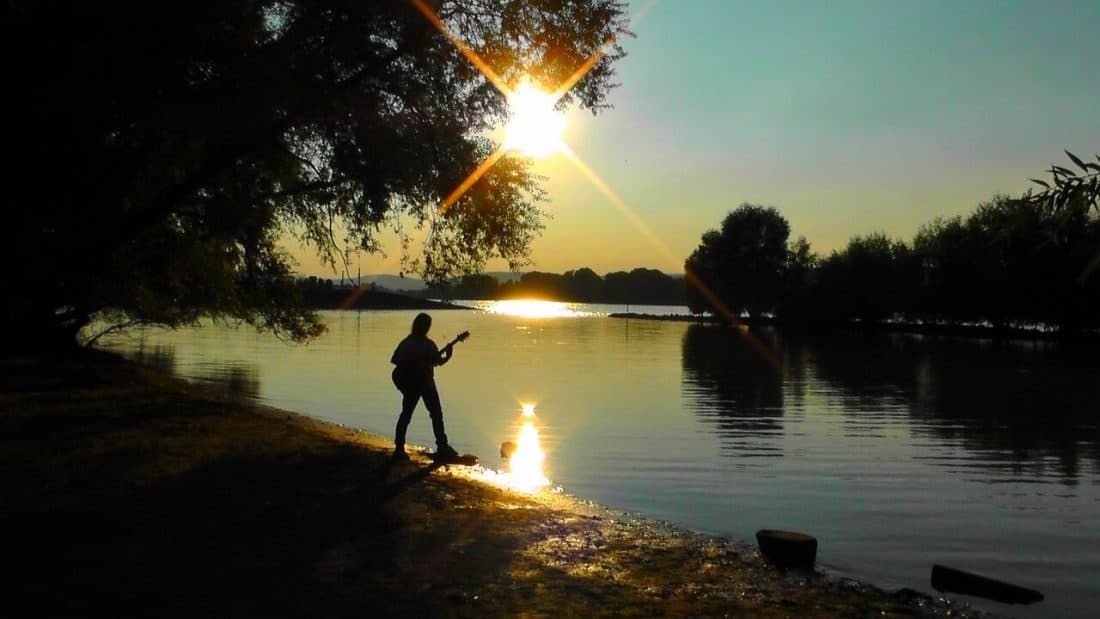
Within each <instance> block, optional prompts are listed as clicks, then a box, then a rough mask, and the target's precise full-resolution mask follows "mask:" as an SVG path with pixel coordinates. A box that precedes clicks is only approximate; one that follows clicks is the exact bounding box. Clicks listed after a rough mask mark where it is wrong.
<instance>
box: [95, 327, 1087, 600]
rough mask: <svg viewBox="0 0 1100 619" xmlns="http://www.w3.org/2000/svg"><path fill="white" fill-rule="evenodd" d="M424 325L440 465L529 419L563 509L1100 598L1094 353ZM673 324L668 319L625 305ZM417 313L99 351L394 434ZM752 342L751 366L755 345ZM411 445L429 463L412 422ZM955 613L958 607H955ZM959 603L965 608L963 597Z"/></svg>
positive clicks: (220, 332)
mask: <svg viewBox="0 0 1100 619" xmlns="http://www.w3.org/2000/svg"><path fill="white" fill-rule="evenodd" d="M570 309H571V310H572V314H573V315H571V316H568V317H544V318H530V317H522V316H512V315H502V314H494V313H490V312H484V311H440V312H435V313H434V314H433V317H434V319H435V322H434V325H433V328H432V332H431V336H432V337H433V338H434V339H435V340H436V341H437V342H438V343H440V344H442V343H443V342H445V341H449V340H450V339H452V338H453V337H454V336H455V335H457V334H458V333H459V332H461V331H464V330H469V331H470V332H471V334H472V336H471V338H470V339H469V340H468V341H466V342H465V343H462V344H459V345H458V346H457V347H456V353H455V357H454V360H453V361H452V362H451V363H450V364H448V365H447V366H445V367H443V368H440V369H439V370H437V373H436V377H437V383H438V384H439V387H440V391H441V394H442V398H443V406H444V411H445V417H446V421H447V431H448V434H449V435H450V436H451V438H452V442H453V443H454V444H456V446H457V447H458V448H459V449H460V450H462V451H466V452H471V453H476V454H480V455H481V456H482V460H483V462H485V463H487V464H490V465H494V464H496V463H497V462H498V458H497V453H498V450H499V445H500V443H501V442H502V441H504V440H513V441H514V440H516V434H517V432H518V430H519V428H520V421H521V405H522V404H524V403H533V404H535V405H536V423H537V425H538V431H539V434H540V437H541V441H542V447H543V449H544V450H545V451H546V453H547V461H546V474H547V476H548V477H549V478H550V479H552V480H553V481H554V483H555V484H558V485H560V486H562V487H563V488H564V489H565V490H566V491H567V492H570V493H572V494H575V495H578V496H581V497H584V498H589V499H592V500H595V501H597V502H600V503H602V504H604V505H607V506H610V507H614V508H618V509H625V510H629V511H637V512H641V513H644V514H646V515H648V516H651V517H655V518H659V519H662V520H667V521H671V522H675V523H678V524H681V525H684V526H686V527H688V528H691V529H694V530H696V531H700V532H705V533H711V534H717V535H723V536H730V537H734V538H738V539H744V540H751V539H752V537H753V534H754V533H755V531H756V530H757V529H761V528H784V529H794V530H801V531H805V532H808V533H811V534H813V535H815V536H816V537H817V538H818V540H819V544H820V546H819V553H818V559H819V565H820V567H822V568H824V569H826V570H827V571H830V572H832V573H835V574H839V575H845V576H853V577H857V578H861V579H863V580H866V581H869V582H872V583H874V584H877V585H880V586H883V587H886V588H897V587H903V586H905V587H912V588H915V589H919V590H923V591H930V585H929V573H930V569H931V566H932V564H933V563H943V564H945V565H949V566H953V567H958V568H960V569H966V570H971V571H975V572H979V573H983V574H987V575H989V576H992V577H997V578H1002V579H1004V580H1008V581H1010V582H1015V583H1017V584H1021V585H1024V586H1029V587H1033V588H1037V589H1039V590H1041V591H1042V592H1043V593H1044V594H1045V595H1046V598H1047V599H1046V601H1044V602H1042V603H1040V604H1037V605H1033V606H1028V607H1021V606H1004V605H999V604H996V603H992V602H983V601H979V600H968V601H971V602H972V603H974V604H975V605H976V606H978V607H980V608H985V609H989V610H994V611H997V612H1004V613H1008V614H1012V615H1017V616H1025V617H1031V616H1035V617H1059V616H1061V617H1064V616H1080V615H1083V614H1088V612H1090V611H1088V609H1090V608H1092V607H1093V598H1094V597H1095V596H1096V595H1097V594H1098V593H1100V431H1098V422H1097V411H1098V407H1097V402H1100V398H1098V396H1100V381H1097V377H1098V376H1100V361H1098V359H1100V355H1098V354H1097V351H1096V350H1095V348H1091V349H1086V347H1081V346H1079V347H1068V346H1065V345H1059V344H1055V343H1051V342H1032V341H1010V342H992V341H987V340H980V339H963V338H931V337H922V336H916V335H900V334H894V335H887V334H879V335H863V334H842V335H839V334H838V335H832V336H827V337H808V336H799V335H793V334H786V333H781V332H778V331H775V330H772V329H758V330H753V331H752V332H751V333H752V338H746V337H745V335H744V334H743V333H742V332H740V331H737V330H734V329H728V328H721V327H708V326H700V325H689V324H686V323H680V322H662V321H643V320H624V319H614V318H608V317H605V316H602V315H600V314H601V313H605V312H609V311H625V310H626V307H625V306H614V307H609V306H600V307H596V306H585V305H573V306H571V308H570ZM630 310H631V311H636V312H645V313H675V312H677V311H682V310H681V309H680V308H646V307H644V306H632V307H631V308H630ZM414 315H415V312H407V311H375V312H344V313H339V312H332V313H325V314H324V317H325V319H326V321H327V322H328V324H329V332H328V333H327V334H326V335H324V336H323V337H322V338H320V339H319V340H317V341H316V342H314V343H312V344H311V345H309V346H305V347H301V346H291V345H287V344H284V343H282V342H280V341H279V340H277V339H275V338H273V337H271V336H267V335H258V334H256V333H255V332H253V331H252V330H250V329H247V328H242V329H233V328H230V327H225V326H207V327H204V328H201V329H188V330H181V331H177V332H163V331H154V330H150V331H147V332H145V333H143V334H141V336H140V337H138V338H137V339H127V338H121V337H120V338H115V339H113V340H111V341H110V342H108V343H107V344H106V345H107V346H109V347H112V348H116V349H120V350H123V351H127V352H128V353H129V354H131V355H134V356H141V357H142V358H144V359H145V360H146V361H147V362H150V363H155V364H159V365H161V366H162V367H165V368H166V369H171V370H174V371H175V372H177V373H179V374H181V375H183V376H186V377H190V378H192V379H195V380H202V381H213V382H217V383H219V384H228V387H227V388H228V389H229V390H230V391H231V392H232V393H235V394H238V395H240V396H241V397H251V398H257V399H259V400H261V401H263V402H264V403H267V404H270V405H273V406H277V407H282V408H287V409H292V410H297V411H300V412H304V413H307V414H310V415H313V416H315V417H318V418H321V419H325V420H328V421H334V422H337V423H342V424H345V425H349V426H356V427H361V428H364V429H366V430H369V431H371V432H375V433H378V434H382V435H386V436H390V435H392V431H393V424H394V421H395V420H396V416H397V412H398V408H399V394H398V393H397V392H396V391H395V390H394V388H393V386H392V385H391V384H390V377H389V374H390V365H389V356H390V353H391V352H392V350H393V348H394V346H395V345H396V343H397V341H398V340H400V339H401V338H402V337H403V336H404V335H405V334H406V333H407V332H408V329H409V325H410V324H411V322H412V317H413V316H414ZM754 342H755V344H754ZM409 440H410V441H411V442H413V443H418V444H422V445H430V444H432V435H431V429H430V424H429V421H428V418H427V414H426V412H425V411H424V410H423V408H420V409H418V410H417V412H416V414H415V415H414V417H413V422H412V426H411V427H410V433H409ZM956 597H958V596H956ZM962 599H964V600H965V598H962Z"/></svg>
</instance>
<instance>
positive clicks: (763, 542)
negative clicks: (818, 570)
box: [756, 529, 817, 570]
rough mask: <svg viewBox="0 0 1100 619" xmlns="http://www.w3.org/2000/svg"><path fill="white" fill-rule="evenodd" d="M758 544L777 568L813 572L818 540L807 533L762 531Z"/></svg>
mask: <svg viewBox="0 0 1100 619" xmlns="http://www.w3.org/2000/svg"><path fill="white" fill-rule="evenodd" d="M756 543H757V544H759V545H760V552H761V553H762V554H763V555H764V556H765V557H767V558H768V559H769V560H771V562H772V563H774V564H775V565H776V567H780V568H784V569H786V568H794V569H800V570H812V569H813V568H814V562H815V561H816V560H817V538H815V537H813V536H810V535H806V534H805V533H797V532H795V531H779V530H776V529H760V530H759V531H757V532H756Z"/></svg>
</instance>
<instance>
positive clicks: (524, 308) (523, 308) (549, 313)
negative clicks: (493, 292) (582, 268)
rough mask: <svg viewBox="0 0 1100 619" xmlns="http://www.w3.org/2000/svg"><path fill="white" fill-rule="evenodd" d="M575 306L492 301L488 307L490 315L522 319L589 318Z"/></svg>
mask: <svg viewBox="0 0 1100 619" xmlns="http://www.w3.org/2000/svg"><path fill="white" fill-rule="evenodd" d="M575 307H576V305H575V304H571V303H561V302H560V301H539V300H535V299H509V300H506V301H494V302H493V304H492V305H490V306H489V308H488V311H489V313H490V314H503V315H506V316H521V317H523V318H568V317H573V316H589V315H590V313H589V312H584V311H580V310H577V309H575Z"/></svg>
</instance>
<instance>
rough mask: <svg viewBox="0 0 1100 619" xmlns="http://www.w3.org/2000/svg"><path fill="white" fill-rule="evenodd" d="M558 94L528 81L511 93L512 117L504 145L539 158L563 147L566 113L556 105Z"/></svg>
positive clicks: (509, 105) (510, 106)
mask: <svg viewBox="0 0 1100 619" xmlns="http://www.w3.org/2000/svg"><path fill="white" fill-rule="evenodd" d="M556 103H557V98H556V97H554V95H551V94H549V93H546V92H543V91H542V90H539V89H538V88H537V87H535V86H533V85H531V83H530V82H528V81H524V82H521V83H520V84H519V86H517V87H516V88H515V89H514V90H513V91H512V93H511V94H510V95H508V108H509V110H510V115H511V120H510V121H509V123H508V126H507V127H506V128H505V139H504V148H505V150H515V151H519V152H520V153H522V154H524V155H526V156H528V157H535V158H543V157H549V156H550V155H553V154H554V153H556V152H558V151H560V150H561V149H562V141H561V136H562V133H563V132H564V131H565V114H563V113H562V112H559V111H557V110H555V109H554V105H555V104H556Z"/></svg>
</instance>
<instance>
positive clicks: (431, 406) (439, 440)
mask: <svg viewBox="0 0 1100 619" xmlns="http://www.w3.org/2000/svg"><path fill="white" fill-rule="evenodd" d="M401 395H402V396H403V397H402V398H401V416H399V417H398V418H397V434H396V435H395V436H394V439H393V442H394V444H395V446H396V449H397V450H398V451H402V450H404V449H405V433H406V431H408V429H409V421H411V420H412V414H413V409H415V408H416V403H417V402H419V401H420V398H424V406H426V407H427V408H428V416H429V417H431V420H432V432H434V433H435V444H436V447H437V448H439V447H445V446H446V445H447V433H446V432H444V431H443V407H442V406H441V405H440V404H439V392H438V391H436V389H435V379H434V378H433V377H431V376H428V377H426V378H425V379H424V380H423V381H418V384H416V385H414V386H412V387H410V388H408V389H405V390H403V391H402V392H401Z"/></svg>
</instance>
